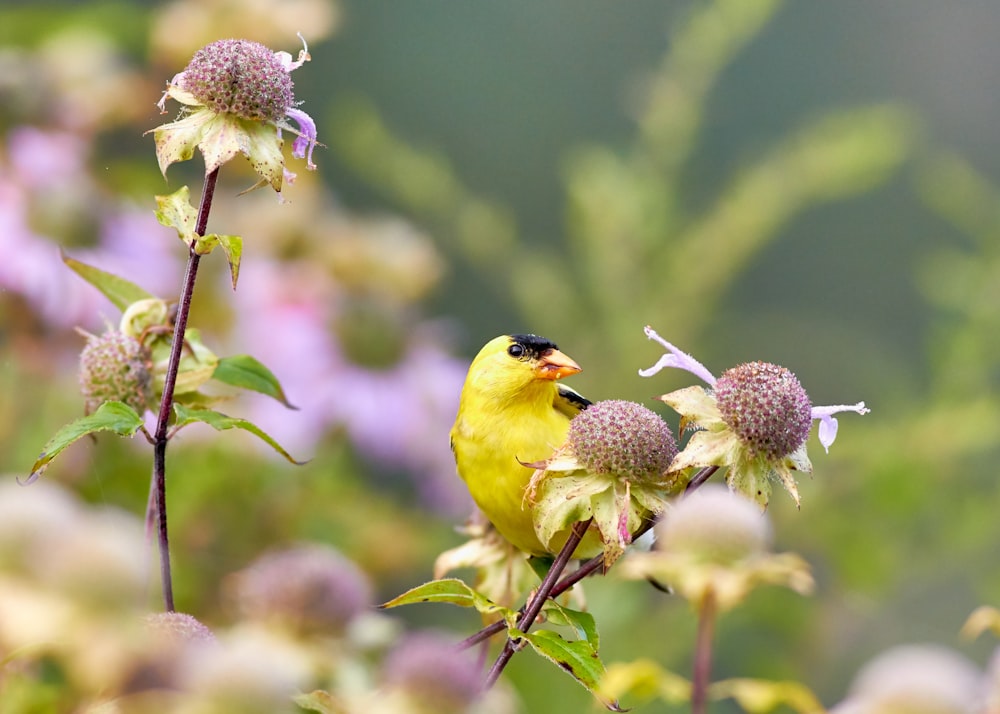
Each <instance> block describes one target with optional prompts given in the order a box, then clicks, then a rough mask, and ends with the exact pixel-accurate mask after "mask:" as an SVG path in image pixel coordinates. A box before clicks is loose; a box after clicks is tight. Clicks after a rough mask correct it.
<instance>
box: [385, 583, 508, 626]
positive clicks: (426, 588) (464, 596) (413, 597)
mask: <svg viewBox="0 0 1000 714" xmlns="http://www.w3.org/2000/svg"><path fill="white" fill-rule="evenodd" d="M419 602H444V603H448V604H450V605H458V606H459V607H474V608H476V610H478V611H479V612H481V613H483V614H484V615H492V614H499V615H502V616H503V617H504V618H505V619H507V620H508V622H509V621H511V619H512V618H514V616H515V614H514V612H513V611H512V610H510V609H508V608H506V607H501V606H500V605H497V604H496V603H495V602H493V601H492V600H490V599H489V598H488V597H486V596H485V595H483V594H482V593H480V592H477V591H476V590H473V589H472V588H470V587H469V586H468V585H466V584H465V583H464V582H463V581H461V580H459V579H458V578H444V579H442V580H431V581H430V582H427V583H424V584H423V585H418V586H417V587H415V588H411V589H410V590H407V591H406V592H405V593H403V594H402V595H399V596H397V597H395V598H393V599H392V600H390V601H389V602H387V603H384V604H383V605H380V607H381V608H382V609H385V610H388V609H389V608H393V607H399V606H400V605H412V604H414V603H419Z"/></svg>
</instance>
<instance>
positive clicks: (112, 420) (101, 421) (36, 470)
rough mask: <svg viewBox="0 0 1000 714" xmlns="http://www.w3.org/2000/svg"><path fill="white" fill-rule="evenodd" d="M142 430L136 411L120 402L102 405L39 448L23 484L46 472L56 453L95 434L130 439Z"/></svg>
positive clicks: (68, 425)
mask: <svg viewBox="0 0 1000 714" xmlns="http://www.w3.org/2000/svg"><path fill="white" fill-rule="evenodd" d="M141 426H142V417H141V416H139V415H138V414H136V411H135V409H133V408H132V407H130V406H128V405H127V404H123V403H122V402H105V403H104V404H102V405H101V406H99V407H98V408H97V411H95V412H94V413H93V414H91V415H89V416H85V417H82V418H80V419H77V420H76V421H74V422H70V423H69V424H67V425H66V426H64V427H63V428H62V429H60V430H59V431H57V432H56V434H55V436H53V437H52V438H51V439H49V441H48V443H47V444H45V446H44V447H43V448H42V453H41V454H40V455H39V456H38V460H37V461H35V463H34V465H33V466H32V467H31V474H30V475H29V476H28V478H27V480H26V482H25V483H31V482H32V481H34V480H35V479H37V478H38V477H39V476H41V475H42V472H43V471H45V468H46V467H47V466H48V465H49V462H50V461H52V459H54V458H55V457H56V456H58V455H59V453H60V452H61V451H62V450H63V449H65V448H66V447H67V446H69V445H70V444H72V443H73V442H74V441H76V440H77V439H79V438H81V437H83V436H86V435H87V434H93V433H94V432H97V431H113V432H115V433H116V434H118V435H119V436H132V435H133V434H135V432H136V431H138V430H139V427H141Z"/></svg>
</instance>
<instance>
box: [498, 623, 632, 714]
mask: <svg viewBox="0 0 1000 714" xmlns="http://www.w3.org/2000/svg"><path fill="white" fill-rule="evenodd" d="M510 637H511V638H512V639H523V640H526V641H527V642H528V644H530V645H531V647H532V649H534V650H535V652H537V653H538V654H540V655H541V656H542V657H544V658H545V659H547V660H549V661H550V662H552V663H554V664H556V665H558V666H559V668H560V669H562V670H563V671H564V672H566V673H567V674H569V675H570V676H571V677H573V679H575V680H576V681H577V682H579V683H580V684H582V685H583V686H584V688H586V690H587V691H588V692H590V693H591V694H593V695H594V697H595V698H596V699H598V700H599V701H600V702H601V704H603V705H604V706H605V707H606V708H608V709H609V710H611V711H613V712H620V711H623V710H622V709H621V707H619V706H618V702H616V701H614V700H613V699H610V698H608V697H606V696H605V695H604V694H603V692H601V691H599V690H598V685H599V684H600V682H601V678H602V677H603V676H604V671H605V670H604V663H603V662H601V658H600V657H599V656H598V654H597V650H596V649H594V647H593V645H591V644H590V643H589V642H587V641H586V640H577V641H576V642H569V641H567V640H565V639H563V637H562V636H560V635H559V633H557V632H553V631H552V630H535V631H534V632H528V633H524V632H519V631H518V630H516V629H510Z"/></svg>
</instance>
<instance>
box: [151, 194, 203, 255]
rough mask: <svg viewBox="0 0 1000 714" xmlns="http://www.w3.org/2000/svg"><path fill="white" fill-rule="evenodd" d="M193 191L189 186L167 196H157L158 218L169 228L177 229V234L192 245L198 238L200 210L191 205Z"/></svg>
mask: <svg viewBox="0 0 1000 714" xmlns="http://www.w3.org/2000/svg"><path fill="white" fill-rule="evenodd" d="M190 199H191V191H190V190H189V189H188V187H187V186H181V187H180V188H179V189H177V190H176V191H174V192H173V193H171V194H169V195H167V196H157V197H156V206H157V208H156V211H155V214H156V220H158V221H159V222H160V223H161V224H162V225H164V226H166V227H167V228H173V229H174V230H176V231H177V236H178V237H179V238H180V239H181V240H182V241H184V242H185V243H187V244H188V245H192V244H193V243H194V241H195V240H197V238H198V235H197V233H195V222H196V221H197V220H198V211H197V210H195V207H194V206H192V205H191V200H190Z"/></svg>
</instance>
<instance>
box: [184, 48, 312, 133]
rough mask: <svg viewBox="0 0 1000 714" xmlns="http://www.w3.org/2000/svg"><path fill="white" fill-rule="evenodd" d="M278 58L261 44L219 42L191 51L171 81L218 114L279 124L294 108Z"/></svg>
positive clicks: (285, 71) (289, 85) (289, 81)
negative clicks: (188, 62)
mask: <svg viewBox="0 0 1000 714" xmlns="http://www.w3.org/2000/svg"><path fill="white" fill-rule="evenodd" d="M288 72H289V70H288V69H287V68H286V67H285V66H284V65H283V64H282V61H281V58H279V57H278V55H277V54H276V53H274V52H272V51H271V50H269V49H268V48H267V47H265V46H264V45H262V44H260V43H259V42H251V41H250V40H219V41H218V42H213V43H212V44H210V45H206V46H205V47H202V48H201V49H200V50H198V51H197V52H195V54H194V58H192V60H191V63H190V64H188V66H187V68H186V69H185V70H184V71H183V72H181V73H180V74H179V75H178V76H177V77H176V78H175V81H176V82H177V84H178V85H179V86H180V87H181V88H182V89H184V90H186V91H188V92H190V93H191V94H192V95H193V96H194V97H195V99H197V100H198V101H199V102H201V103H202V104H204V105H205V106H206V107H209V108H210V109H212V110H213V111H215V112H218V113H219V114H224V113H231V114H235V115H236V116H239V117H242V118H243V119H249V120H251V121H272V122H278V121H281V120H282V119H283V118H284V116H285V110H286V109H288V108H289V107H291V106H292V104H293V102H294V95H293V94H292V77H291V75H289V73H288Z"/></svg>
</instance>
